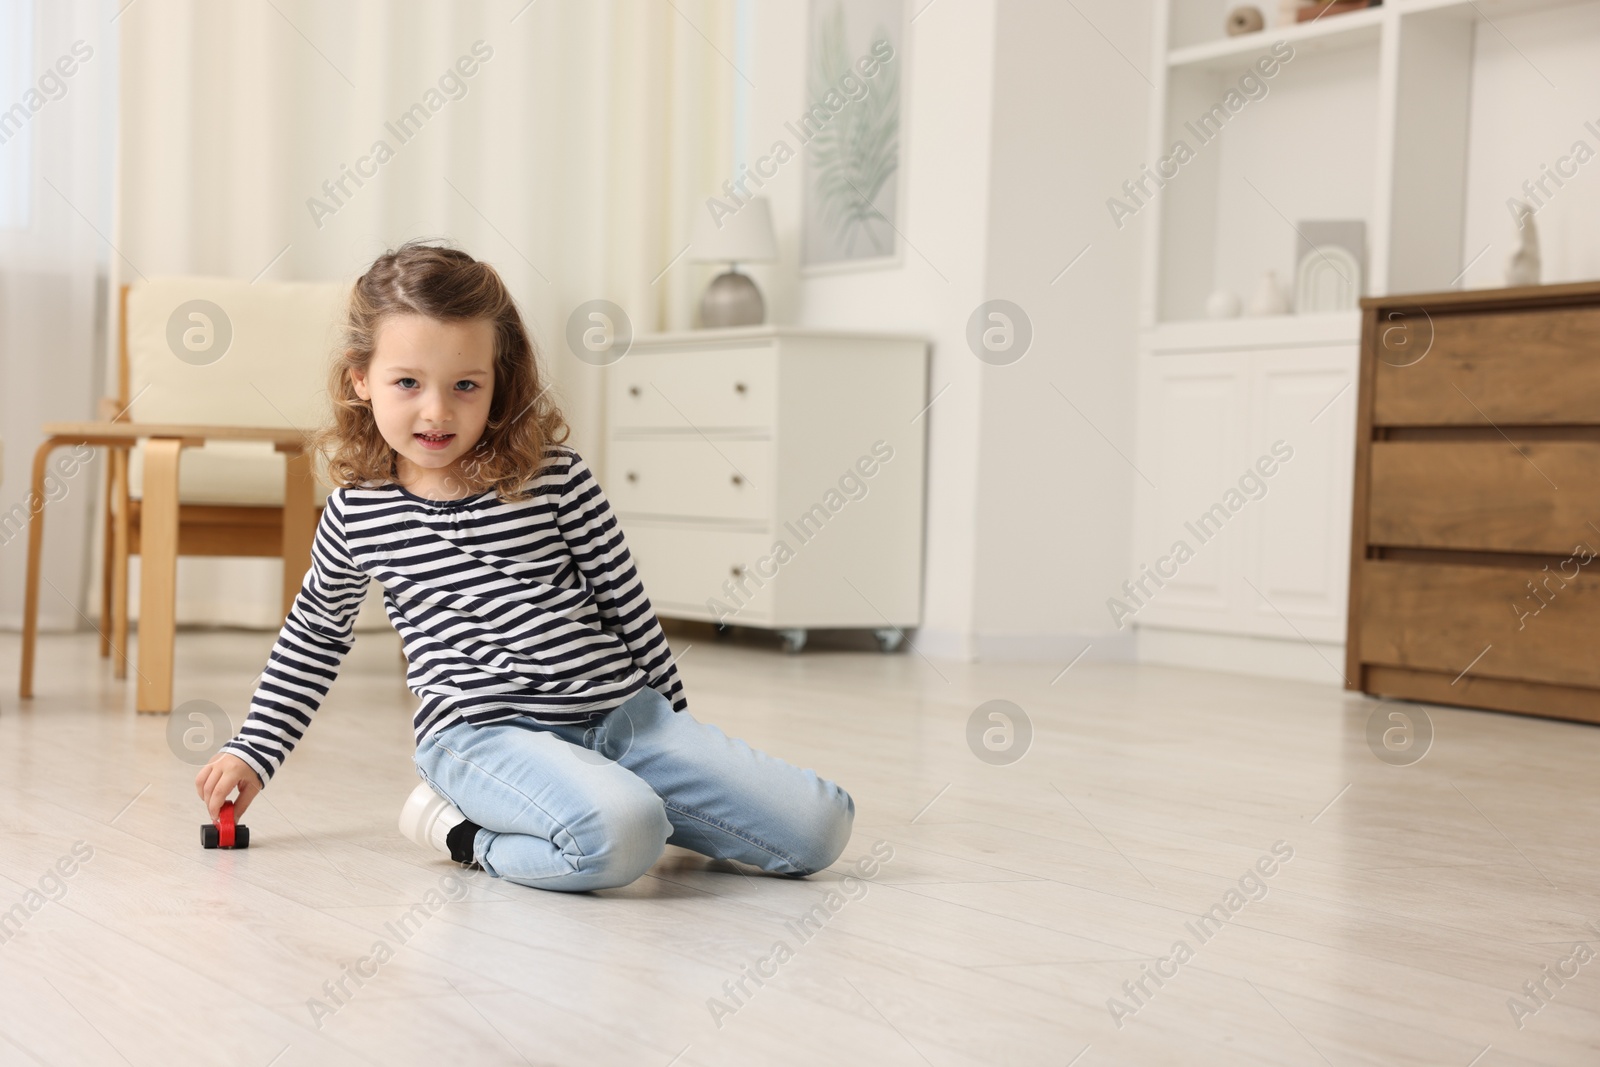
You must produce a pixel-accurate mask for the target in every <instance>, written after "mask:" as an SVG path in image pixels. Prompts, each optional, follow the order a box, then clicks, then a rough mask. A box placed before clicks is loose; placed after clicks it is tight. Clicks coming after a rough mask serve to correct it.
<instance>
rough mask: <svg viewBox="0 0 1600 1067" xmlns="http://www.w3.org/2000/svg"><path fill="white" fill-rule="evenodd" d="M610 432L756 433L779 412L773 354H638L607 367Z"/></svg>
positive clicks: (766, 428)
mask: <svg viewBox="0 0 1600 1067" xmlns="http://www.w3.org/2000/svg"><path fill="white" fill-rule="evenodd" d="M607 389H608V391H609V396H608V405H607V413H608V416H609V418H610V420H611V425H610V429H611V430H612V431H618V430H621V431H638V430H648V431H657V430H669V431H673V432H684V433H694V432H696V431H707V430H755V431H762V432H768V433H770V432H771V430H772V426H773V423H774V421H775V419H776V414H777V400H776V398H777V392H778V370H777V353H776V352H774V351H773V349H772V348H770V347H760V348H733V349H712V350H707V351H687V352H641V353H632V354H630V355H628V356H626V357H624V358H623V359H622V360H621V361H620V362H618V363H617V364H616V365H615V366H614V367H612V368H611V376H610V381H609V384H608V385H607Z"/></svg>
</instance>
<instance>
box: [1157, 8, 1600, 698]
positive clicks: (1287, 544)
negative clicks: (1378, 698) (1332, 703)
mask: <svg viewBox="0 0 1600 1067" xmlns="http://www.w3.org/2000/svg"><path fill="white" fill-rule="evenodd" d="M1236 2H1237V0H1165V2H1162V3H1158V5H1157V11H1156V19H1155V22H1156V26H1155V60H1156V61H1155V63H1154V76H1153V79H1152V80H1153V82H1154V85H1155V92H1154V94H1153V97H1152V109H1153V110H1152V116H1151V123H1150V130H1151V134H1150V140H1149V144H1148V150H1147V153H1146V156H1147V162H1148V163H1149V165H1150V169H1151V170H1152V171H1153V170H1156V168H1157V161H1159V160H1161V159H1163V158H1164V157H1171V156H1173V149H1174V146H1175V142H1177V141H1178V140H1180V139H1181V140H1182V141H1183V142H1184V143H1185V144H1186V145H1187V147H1188V148H1189V149H1190V153H1191V154H1190V157H1189V158H1188V159H1186V160H1184V161H1183V162H1181V164H1179V165H1178V166H1177V167H1176V173H1174V174H1171V175H1170V176H1167V177H1166V181H1165V184H1164V186H1163V187H1162V188H1161V189H1160V191H1159V192H1158V193H1157V194H1156V195H1155V196H1153V197H1149V198H1146V199H1144V202H1142V203H1139V204H1137V205H1133V206H1137V213H1138V215H1139V216H1141V221H1142V222H1143V223H1144V227H1145V229H1144V241H1145V245H1144V263H1145V270H1144V276H1143V280H1142V291H1141V334H1140V355H1139V359H1140V375H1139V378H1140V385H1139V433H1138V443H1137V457H1138V465H1139V468H1140V471H1141V472H1142V473H1143V475H1145V476H1146V478H1148V482H1146V481H1144V480H1141V481H1140V482H1139V484H1138V489H1139V495H1138V506H1137V519H1136V523H1135V539H1134V558H1133V560H1132V566H1131V571H1132V573H1134V574H1139V573H1141V570H1140V568H1141V565H1144V564H1153V562H1154V561H1155V560H1157V559H1159V558H1160V557H1161V556H1163V555H1165V554H1168V553H1169V551H1170V549H1171V548H1172V547H1173V546H1174V544H1175V542H1177V541H1179V540H1184V539H1187V540H1188V541H1189V542H1190V543H1191V547H1192V548H1193V549H1194V556H1193V558H1192V559H1191V560H1189V561H1187V562H1185V563H1184V564H1183V565H1182V566H1181V567H1180V568H1179V569H1178V573H1177V575H1176V576H1175V577H1173V578H1170V579H1168V580H1166V581H1165V582H1164V584H1163V585H1162V586H1161V587H1160V588H1159V589H1156V590H1154V595H1152V596H1149V597H1147V598H1145V603H1144V604H1143V605H1141V606H1139V607H1138V609H1137V613H1136V615H1135V616H1134V618H1133V620H1132V621H1133V624H1134V625H1135V626H1136V627H1137V628H1138V645H1139V649H1140V655H1141V657H1142V658H1146V659H1150V660H1154V661H1162V662H1176V663H1186V664H1191V665H1196V666H1210V667H1220V668H1223V669H1233V670H1243V671H1249V672H1254V673H1264V674H1274V675H1286V676H1298V677H1307V678H1313V679H1318V680H1323V681H1327V682H1338V681H1339V676H1338V673H1337V665H1338V664H1340V663H1342V660H1341V659H1340V658H1339V651H1340V647H1341V644H1342V641H1343V634H1344V620H1345V610H1346V604H1345V600H1346V584H1347V577H1348V576H1347V567H1348V562H1349V560H1348V545H1349V532H1350V531H1349V524H1350V493H1351V467H1352V463H1353V454H1354V411H1355V404H1354V399H1355V397H1354V382H1355V374H1356V349H1357V345H1358V342H1359V338H1360V318H1359V313H1358V312H1357V311H1355V310H1350V311H1347V312H1339V313H1332V314H1326V313H1325V314H1318V315H1304V316H1300V315H1284V316H1275V317H1270V318H1250V317H1245V318H1238V319H1230V320H1220V321H1212V320H1208V319H1206V317H1205V303H1206V298H1207V297H1208V295H1209V294H1211V293H1212V292H1213V291H1214V290H1217V289H1228V290H1231V291H1233V292H1234V293H1235V294H1237V295H1238V296H1239V297H1240V298H1241V300H1242V301H1244V302H1245V303H1247V304H1248V302H1249V298H1250V294H1251V293H1252V292H1253V291H1254V289H1255V286H1256V283H1257V281H1258V280H1259V278H1260V277H1261V275H1262V273H1263V272H1264V271H1265V270H1267V269H1272V270H1274V271H1275V272H1276V274H1277V276H1278V278H1279V280H1280V282H1282V283H1283V285H1284V287H1285V289H1286V291H1287V292H1290V293H1292V290H1293V281H1294V274H1295V270H1294V268H1295V262H1294V261H1295V252H1296V242H1297V239H1298V234H1297V228H1298V226H1299V223H1300V222H1301V221H1302V220H1324V219H1361V220H1363V221H1364V222H1365V224H1366V260H1365V263H1364V264H1363V277H1362V285H1361V288H1362V292H1363V294H1364V295H1387V294H1390V293H1396V292H1413V291H1429V290H1439V289H1449V288H1451V287H1454V286H1459V285H1460V284H1461V283H1462V278H1463V275H1464V274H1466V273H1467V272H1468V270H1469V269H1472V268H1474V265H1475V263H1476V260H1474V258H1473V257H1474V256H1475V255H1477V254H1479V253H1480V249H1478V248H1469V247H1468V246H1467V243H1466V241H1465V240H1464V237H1465V235H1466V233H1467V232H1468V231H1469V229H1471V230H1473V231H1474V232H1475V234H1477V235H1478V236H1475V237H1474V243H1475V244H1482V243H1483V238H1482V236H1481V235H1482V234H1483V233H1484V232H1486V230H1487V231H1488V232H1491V233H1493V232H1499V231H1498V229H1497V227H1501V228H1503V229H1504V232H1505V234H1506V243H1505V244H1504V245H1503V246H1501V247H1500V248H1499V250H1498V254H1497V255H1496V256H1495V259H1497V260H1499V261H1500V262H1501V263H1503V261H1504V256H1505V254H1506V253H1507V252H1508V251H1509V249H1510V238H1511V230H1510V225H1511V224H1510V220H1509V217H1507V218H1506V220H1505V222H1504V224H1503V227H1502V226H1501V223H1500V221H1499V220H1498V219H1496V218H1495V217H1494V216H1493V214H1492V212H1494V211H1500V212H1501V214H1505V213H1504V211H1503V209H1502V208H1501V206H1500V199H1504V198H1505V197H1508V196H1515V195H1519V194H1518V191H1517V190H1516V189H1515V188H1506V189H1504V190H1503V191H1502V190H1500V189H1498V185H1500V184H1504V183H1505V179H1504V176H1503V175H1496V176H1495V179H1494V184H1495V186H1496V187H1495V188H1494V189H1492V190H1483V189H1479V190H1477V192H1476V193H1472V191H1471V190H1470V189H1469V169H1470V168H1469V165H1468V164H1469V156H1470V155H1471V153H1469V148H1472V149H1474V150H1475V151H1476V152H1477V153H1478V155H1477V156H1476V157H1473V158H1477V159H1481V158H1482V153H1483V151H1484V148H1483V143H1482V142H1480V143H1479V144H1477V145H1469V135H1472V136H1476V137H1478V138H1480V139H1481V138H1484V137H1490V138H1495V137H1496V136H1497V135H1504V133H1505V132H1506V131H1507V130H1508V129H1510V128H1511V124H1512V123H1514V122H1517V121H1519V119H1518V118H1516V116H1518V115H1523V114H1527V113H1529V112H1530V111H1533V112H1535V113H1539V112H1542V111H1543V110H1547V109H1549V108H1551V107H1552V106H1553V103H1552V98H1551V97H1549V96H1546V95H1543V94H1544V90H1545V87H1546V85H1547V84H1548V83H1549V82H1550V79H1548V78H1544V76H1543V73H1542V71H1538V72H1537V77H1536V76H1535V73H1536V68H1535V67H1534V63H1533V60H1532V59H1529V58H1528V57H1525V56H1522V55H1521V52H1522V49H1518V48H1517V46H1516V44H1515V43H1513V40H1512V38H1513V37H1515V36H1521V35H1522V33H1519V32H1513V33H1512V35H1511V36H1507V29H1506V27H1507V26H1511V27H1523V28H1525V29H1526V28H1528V27H1531V29H1526V32H1527V33H1528V34H1529V35H1531V36H1532V37H1534V38H1535V39H1536V41H1543V42H1551V41H1560V40H1563V39H1566V38H1570V37H1571V36H1573V35H1591V34H1592V35H1593V36H1587V37H1586V39H1587V40H1588V41H1589V42H1590V47H1591V48H1594V47H1600V0H1389V2H1387V3H1386V4H1385V5H1384V6H1382V7H1378V8H1369V9H1367V10H1364V11H1359V12H1353V13H1349V14H1344V15H1329V16H1325V17H1324V18H1321V19H1318V20H1317V21H1315V22H1312V23H1302V24H1291V25H1283V26H1269V27H1268V28H1267V29H1265V30H1263V31H1261V32H1259V33H1254V34H1248V35H1244V36H1240V37H1227V36H1225V35H1224V33H1223V30H1222V27H1223V23H1224V19H1225V16H1226V13H1227V10H1228V9H1229V8H1230V7H1232V6H1234V4H1235V3H1236ZM1259 6H1260V7H1261V8H1262V10H1263V12H1264V13H1265V14H1266V15H1267V17H1268V19H1269V21H1272V20H1273V19H1275V17H1276V16H1277V5H1276V4H1275V3H1274V2H1273V0H1260V3H1259ZM1558 8H1571V9H1573V10H1572V11H1571V12H1565V13H1561V12H1556V11H1555V9H1558ZM1541 13H1549V14H1547V15H1541ZM1524 16H1533V18H1531V19H1526V20H1524V21H1523V22H1520V23H1518V22H1515V21H1513V20H1518V19H1523V17H1524ZM1552 19H1565V20H1569V21H1570V26H1569V25H1568V22H1561V23H1560V24H1559V25H1555V24H1552V23H1551V22H1550V21H1549V20H1552ZM1533 23H1538V25H1537V26H1533ZM1485 34H1488V35H1493V37H1492V39H1490V38H1485V37H1483V35H1485ZM1501 41H1504V42H1505V43H1506V45H1507V46H1508V47H1509V48H1511V49H1515V50H1516V53H1515V54H1516V55H1517V56H1518V60H1517V61H1518V62H1526V63H1527V65H1528V68H1529V69H1528V70H1527V72H1526V73H1527V77H1526V78H1524V79H1523V80H1522V83H1521V84H1524V85H1526V86H1527V88H1526V89H1524V90H1522V92H1523V93H1525V94H1526V96H1525V97H1519V98H1518V99H1513V100H1508V99H1506V98H1505V86H1506V82H1507V78H1506V76H1505V71H1504V69H1500V70H1498V72H1497V73H1496V74H1495V75H1494V80H1492V81H1491V82H1490V83H1489V84H1490V86H1491V91H1487V92H1481V95H1482V97H1483V99H1479V94H1475V93H1474V91H1473V89H1474V82H1475V70H1474V61H1475V59H1477V58H1479V57H1481V56H1482V55H1483V54H1484V53H1485V48H1486V46H1488V45H1493V46H1495V47H1497V48H1498V47H1499V46H1500V42H1501ZM1547 47H1550V48H1553V47H1556V46H1555V45H1549V44H1547ZM1274 48H1276V49H1277V52H1276V53H1274V51H1273V50H1274ZM1286 53H1289V56H1288V58H1287V59H1285V58H1284V56H1285V54H1286ZM1264 56H1272V57H1273V58H1274V59H1275V60H1276V61H1277V65H1276V69H1275V70H1274V73H1273V75H1272V76H1271V77H1270V78H1259V81H1258V82H1257V83H1256V84H1254V85H1251V86H1250V88H1251V89H1252V91H1253V93H1254V94H1255V95H1251V93H1241V95H1242V96H1243V98H1244V101H1245V102H1244V105H1243V106H1242V107H1239V108H1238V109H1237V110H1236V111H1227V110H1225V111H1224V112H1223V114H1224V115H1226V120H1225V121H1224V122H1221V123H1217V122H1216V121H1215V120H1213V122H1212V125H1211V127H1207V128H1204V129H1203V130H1202V131H1200V132H1204V133H1207V134H1209V135H1210V136H1208V137H1205V138H1201V137H1198V136H1197V124H1198V121H1199V118H1200V117H1201V116H1203V115H1206V114H1207V113H1208V112H1210V111H1211V109H1212V108H1213V106H1214V105H1218V104H1222V103H1223V102H1224V100H1225V97H1226V94H1227V93H1228V90H1229V89H1230V88H1240V87H1241V82H1240V78H1241V76H1242V75H1244V74H1245V73H1246V72H1247V71H1253V70H1254V71H1256V73H1257V74H1258V75H1259V70H1257V68H1256V67H1255V64H1256V62H1257V60H1258V59H1260V58H1261V57H1264ZM1572 69H1573V67H1572V66H1571V65H1569V66H1568V67H1567V70H1568V73H1569V76H1570V74H1571V71H1572ZM1479 76H1480V77H1482V76H1483V75H1481V74H1480V75H1479ZM1582 76H1583V77H1585V78H1587V77H1589V75H1587V74H1584V75H1582ZM1595 78H1596V80H1600V75H1596V76H1595ZM1568 80H1569V81H1570V80H1574V79H1571V78H1570V77H1569V79H1568ZM1593 87H1594V83H1593V82H1589V83H1586V84H1585V85H1583V86H1582V87H1578V86H1574V85H1571V84H1568V85H1567V88H1568V90H1569V91H1570V92H1573V93H1576V94H1577V95H1578V96H1583V95H1584V94H1585V93H1588V92H1589V90H1591V89H1592V88H1593ZM1480 91H1481V87H1480ZM1589 95H1591V96H1592V93H1590V94H1589ZM1486 108H1487V109H1492V110H1487V111H1486V110H1482V109H1486ZM1475 109H1479V110H1475ZM1518 109H1521V110H1518ZM1580 110H1581V109H1580ZM1589 111H1590V113H1591V114H1592V115H1593V116H1595V117H1597V118H1600V113H1597V112H1594V110H1593V108H1589ZM1576 125H1577V124H1576V123H1571V122H1567V121H1566V120H1565V119H1563V121H1562V123H1560V124H1555V125H1553V126H1552V130H1551V132H1550V133H1549V136H1547V137H1543V138H1542V140H1541V144H1557V145H1559V147H1565V145H1566V144H1568V143H1570V141H1571V138H1570V137H1566V136H1565V132H1564V131H1566V130H1567V129H1568V128H1569V127H1574V128H1573V136H1576V135H1577V134H1578V133H1579V132H1580V131H1579V130H1578V129H1576V128H1575V127H1576ZM1217 126H1220V129H1217V128H1215V127H1217ZM1541 132H1543V131H1541ZM1562 137H1565V140H1562V139H1561V138H1562ZM1540 150H1545V149H1543V148H1541V149H1540ZM1556 150H1559V149H1558V148H1552V149H1549V151H1556ZM1527 151H1532V150H1531V149H1528V150H1527ZM1533 158H1534V157H1533V156H1531V155H1530V156H1528V160H1529V161H1528V162H1526V163H1519V166H1525V167H1526V168H1527V169H1528V173H1529V174H1530V175H1532V176H1537V174H1538V165H1537V163H1536V162H1533V161H1532V160H1533ZM1591 169H1592V168H1591ZM1595 181H1596V182H1597V183H1600V171H1597V172H1596V174H1595ZM1596 192H1597V193H1600V184H1597V187H1596ZM1469 194H1471V200H1472V202H1471V203H1469ZM1562 195H1564V196H1569V197H1576V196H1578V195H1581V194H1568V193H1563V194H1562ZM1496 197H1499V198H1500V199H1496ZM1125 200H1126V201H1127V202H1129V203H1130V205H1132V199H1131V198H1125ZM1469 215H1470V220H1469ZM1469 221H1470V222H1471V225H1470V226H1469ZM1540 221H1541V224H1544V223H1545V222H1546V220H1545V219H1544V218H1541V220H1540ZM1488 266H1490V263H1488V262H1485V263H1484V264H1481V265H1478V266H1477V267H1476V269H1477V271H1478V284H1492V281H1489V278H1491V277H1492V274H1489V273H1487V272H1486V269H1485V268H1487V267H1488ZM1497 269H1498V268H1497V267H1496V270H1497ZM1548 277H1549V275H1548V273H1547V278H1548ZM1278 440H1282V441H1285V442H1287V443H1288V444H1290V445H1291V447H1293V448H1294V449H1295V456H1294V459H1293V460H1292V461H1291V462H1289V463H1286V464H1283V465H1282V466H1281V468H1280V469H1279V471H1278V473H1276V474H1275V475H1274V477H1273V478H1271V479H1269V480H1268V490H1267V492H1266V493H1265V495H1264V496H1262V497H1261V498H1260V499H1257V500H1247V502H1246V503H1245V504H1244V506H1242V507H1241V508H1239V509H1238V511H1237V512H1236V513H1234V514H1233V515H1232V516H1231V517H1230V518H1229V519H1228V521H1227V523H1226V525H1225V528H1224V529H1223V530H1222V531H1221V532H1220V533H1219V534H1218V535H1217V536H1215V537H1214V538H1212V539H1210V540H1208V541H1206V542H1205V543H1203V544H1199V543H1195V542H1196V541H1197V538H1195V537H1194V536H1193V534H1192V533H1190V532H1189V530H1188V528H1187V527H1186V525H1185V524H1186V523H1190V522H1192V520H1193V519H1194V518H1195V517H1196V516H1197V515H1198V514H1199V513H1200V512H1202V511H1204V510H1205V509H1206V508H1208V507H1209V506H1210V505H1212V504H1213V503H1216V502H1217V501H1218V500H1220V499H1222V498H1223V497H1224V496H1225V494H1226V491H1227V490H1228V489H1229V488H1230V487H1231V486H1236V485H1237V482H1238V479H1239V477H1240V473H1241V472H1242V471H1244V470H1246V469H1247V468H1248V467H1249V466H1250V465H1251V464H1252V463H1254V461H1255V460H1256V459H1257V458H1258V457H1259V456H1261V455H1263V454H1265V453H1267V452H1268V451H1269V450H1270V449H1271V447H1272V445H1273V443H1274V442H1275V441H1278ZM1152 588H1153V586H1152ZM1130 606H1133V605H1132V604H1131V601H1130Z"/></svg>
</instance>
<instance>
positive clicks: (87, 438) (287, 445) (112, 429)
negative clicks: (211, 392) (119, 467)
mask: <svg viewBox="0 0 1600 1067" xmlns="http://www.w3.org/2000/svg"><path fill="white" fill-rule="evenodd" d="M43 429H44V432H45V434H46V435H47V436H50V437H54V438H59V439H61V440H62V441H77V442H80V443H82V444H91V445H125V444H131V443H132V442H134V441H140V440H143V439H145V438H148V437H176V438H180V439H182V440H183V441H184V447H186V448H193V447H196V446H199V445H202V444H205V442H207V441H265V442H267V443H268V444H271V445H273V446H274V447H275V448H277V449H278V451H280V452H299V451H302V450H304V449H305V447H306V435H305V434H303V433H301V432H300V431H299V430H296V429H293V428H289V429H285V428H283V427H279V426H204V425H197V424H181V423H158V422H47V423H45V424H44V427H43Z"/></svg>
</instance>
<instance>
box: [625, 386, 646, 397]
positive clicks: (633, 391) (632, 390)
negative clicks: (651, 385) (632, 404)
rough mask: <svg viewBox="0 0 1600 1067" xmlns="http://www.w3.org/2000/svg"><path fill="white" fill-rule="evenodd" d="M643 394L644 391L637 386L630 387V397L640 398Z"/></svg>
mask: <svg viewBox="0 0 1600 1067" xmlns="http://www.w3.org/2000/svg"><path fill="white" fill-rule="evenodd" d="M643 392H644V390H643V389H640V388H639V387H638V386H637V385H630V386H628V395H629V396H638V395H639V394H641V393H643Z"/></svg>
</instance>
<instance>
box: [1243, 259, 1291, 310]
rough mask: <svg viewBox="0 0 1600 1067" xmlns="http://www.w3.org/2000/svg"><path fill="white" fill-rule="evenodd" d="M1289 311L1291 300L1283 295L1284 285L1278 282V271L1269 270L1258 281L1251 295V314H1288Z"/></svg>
mask: <svg viewBox="0 0 1600 1067" xmlns="http://www.w3.org/2000/svg"><path fill="white" fill-rule="evenodd" d="M1288 313H1289V301H1288V298H1286V297H1285V296H1284V295H1283V286H1282V285H1279V284H1278V272H1277V271H1273V270H1269V271H1267V272H1266V273H1265V274H1263V275H1262V276H1261V280H1260V281H1259V282H1257V283H1256V291H1255V292H1254V293H1253V294H1252V295H1251V297H1250V314H1252V315H1287V314H1288Z"/></svg>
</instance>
